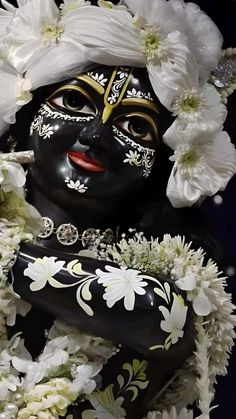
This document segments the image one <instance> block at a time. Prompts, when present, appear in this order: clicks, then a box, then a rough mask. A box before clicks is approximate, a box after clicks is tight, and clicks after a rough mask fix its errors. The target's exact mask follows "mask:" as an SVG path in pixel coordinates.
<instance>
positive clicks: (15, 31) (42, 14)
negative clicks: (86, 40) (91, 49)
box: [0, 0, 88, 88]
mask: <svg viewBox="0 0 236 419" xmlns="http://www.w3.org/2000/svg"><path fill="white" fill-rule="evenodd" d="M18 5H19V7H18V8H16V9H15V11H14V13H13V14H12V18H11V19H10V22H8V25H7V37H6V44H7V46H8V48H9V56H8V60H9V62H10V63H11V64H12V65H13V66H14V67H15V68H16V69H17V71H18V72H19V73H21V74H23V73H24V72H26V71H27V70H30V75H31V77H32V78H30V77H29V78H30V80H31V81H33V85H34V88H37V87H39V86H42V85H45V84H50V83H52V81H54V82H55V81H56V80H57V79H56V78H55V72H54V75H53V76H52V71H53V69H54V70H55V68H56V69H57V70H56V72H57V74H58V75H57V77H58V78H59V77H61V74H63V72H64V71H65V70H67V71H68V68H74V67H76V66H77V73H76V74H78V68H79V65H80V64H84V63H85V62H87V61H88V60H86V59H85V51H84V49H83V48H81V45H80V43H78V44H77V45H76V46H74V45H72V44H68V37H67V29H68V26H69V25H70V23H69V21H68V19H70V14H71V13H73V8H72V11H71V13H66V9H65V13H64V14H63V13H62V15H61V13H60V10H59V8H58V7H57V6H56V4H55V2H54V1H53V0H44V1H43V2H42V1H41V0H28V1H25V2H20V3H19V2H18ZM64 5H65V6H66V4H64ZM67 6H68V7H69V8H70V6H71V7H72V4H70V5H69V3H68V4H67ZM83 8H84V7H79V8H77V9H78V10H80V9H83ZM8 20H9V19H8ZM0 21H1V20H0ZM62 56H63V57H65V60H61V57H62ZM59 57H60V58H59ZM50 61H51V62H50ZM62 61H63V62H62ZM45 66H46V67H47V72H45ZM52 77H53V78H52Z"/></svg>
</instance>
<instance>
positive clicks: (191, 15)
mask: <svg viewBox="0 0 236 419" xmlns="http://www.w3.org/2000/svg"><path fill="white" fill-rule="evenodd" d="M170 5H171V6H172V7H173V8H174V10H175V12H176V15H177V17H178V20H179V22H181V24H182V28H181V31H182V32H184V33H185V35H186V36H187V37H188V45H189V49H190V50H191V51H193V52H194V56H195V59H196V60H197V63H198V66H199V79H200V81H201V84H203V83H204V82H206V81H207V80H208V79H209V76H210V73H211V72H212V71H213V70H214V69H215V68H216V67H217V65H218V63H219V60H220V56H221V49H222V43H223V39H222V36H221V34H220V31H219V29H218V28H217V26H216V25H215V23H214V22H213V21H212V20H211V18H209V16H207V15H206V13H204V12H203V11H202V10H201V9H200V7H199V6H198V5H197V4H194V3H192V2H191V3H189V2H187V3H186V2H185V1H183V0H177V1H176V0H170Z"/></svg>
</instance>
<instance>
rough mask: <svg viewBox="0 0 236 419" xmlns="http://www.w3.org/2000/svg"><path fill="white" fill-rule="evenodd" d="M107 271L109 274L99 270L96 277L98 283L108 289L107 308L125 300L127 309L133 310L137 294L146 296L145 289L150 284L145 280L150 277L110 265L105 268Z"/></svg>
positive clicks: (106, 294)
mask: <svg viewBox="0 0 236 419" xmlns="http://www.w3.org/2000/svg"><path fill="white" fill-rule="evenodd" d="M105 269H106V270H107V271H108V272H103V271H102V270H101V269H97V270H96V275H97V276H98V278H99V279H98V283H99V284H102V285H103V286H104V287H105V288H106V291H105V294H104V295H103V298H104V300H106V302H107V307H109V308H111V307H113V306H114V304H115V303H116V302H117V301H119V300H122V299H123V298H124V307H125V309H126V310H128V311H131V310H133V309H134V304H135V294H138V295H144V294H146V291H145V290H144V287H146V286H147V285H148V283H147V282H145V281H143V279H145V278H148V276H147V275H144V274H142V273H141V272H140V271H138V270H135V269H127V268H122V267H121V268H114V267H113V266H109V265H107V266H105Z"/></svg>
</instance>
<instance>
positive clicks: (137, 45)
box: [68, 2, 195, 105]
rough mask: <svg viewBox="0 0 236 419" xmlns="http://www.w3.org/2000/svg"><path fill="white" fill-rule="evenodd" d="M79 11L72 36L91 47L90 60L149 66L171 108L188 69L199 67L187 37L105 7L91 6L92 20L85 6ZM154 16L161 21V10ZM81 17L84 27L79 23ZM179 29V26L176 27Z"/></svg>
mask: <svg viewBox="0 0 236 419" xmlns="http://www.w3.org/2000/svg"><path fill="white" fill-rule="evenodd" d="M165 3H166V2H165ZM143 9H144V8H143ZM145 9H146V8H145ZM153 9H155V10H153ZM167 9H169V13H170V15H173V10H172V8H171V7H170V6H169V5H168V4H167ZM78 10H79V12H78V11H77V10H75V11H74V12H71V13H70V26H69V27H68V36H69V37H70V38H71V39H73V41H74V42H78V43H80V44H83V45H84V46H86V47H88V50H87V57H88V59H90V60H91V61H93V62H97V63H101V64H103V65H106V64H107V65H110V64H111V62H112V64H113V65H121V66H123V65H124V64H125V65H127V66H129V65H130V66H145V65H146V64H147V69H148V73H149V76H150V81H151V83H152V85H153V88H154V91H155V92H156V94H157V96H158V97H159V99H160V101H161V102H162V103H163V104H165V103H166V101H167V99H168V104H169V105H170V104H171V103H172V101H173V99H174V97H175V96H176V93H177V91H178V87H179V81H180V80H182V79H184V78H186V77H187V73H188V66H189V65H190V63H194V64H195V60H194V58H193V56H192V55H191V53H190V51H189V49H188V46H187V42H186V37H185V36H184V35H182V34H181V33H180V32H179V31H177V30H175V29H173V28H172V29H170V28H169V30H167V29H166V25H163V21H162V22H160V24H159V25H157V26H155V25H154V24H153V23H150V20H149V19H146V18H145V16H144V18H143V21H145V23H143V24H141V25H140V24H139V23H140V22H137V20H135V19H134V18H133V15H131V14H130V13H129V12H128V11H126V10H113V8H112V9H110V8H104V7H100V8H98V10H93V8H92V7H91V9H90V10H89V18H88V11H87V9H86V8H85V7H82V8H80V9H78ZM78 13H79V14H78ZM152 13H153V17H154V18H158V19H159V17H158V16H159V10H158V9H157V8H156V7H154V8H153V7H152ZM79 18H80V19H81V21H83V24H78V19H79ZM141 18H142V16H141ZM91 20H93V25H90V27H89V36H88V35H87V31H86V26H88V25H89V22H90V21H91ZM152 20H153V19H152ZM170 20H171V18H168V19H167V21H168V22H169V21H170ZM111 21H112V28H111V25H110V22H111ZM141 21H142V19H141ZM165 23H166V22H165ZM177 26H178V25H177V24H176V25H175V27H177ZM101 27H102V28H103V30H102V31H101V30H100V28H101ZM127 40H128V42H127ZM193 67H194V65H193ZM167 91H168V92H169V91H170V92H171V95H170V94H169V93H168V94H167Z"/></svg>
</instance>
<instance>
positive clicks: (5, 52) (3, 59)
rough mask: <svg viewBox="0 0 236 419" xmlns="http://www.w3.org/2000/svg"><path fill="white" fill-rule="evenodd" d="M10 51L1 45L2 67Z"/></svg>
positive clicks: (0, 63) (0, 59) (0, 58)
mask: <svg viewBox="0 0 236 419" xmlns="http://www.w3.org/2000/svg"><path fill="white" fill-rule="evenodd" d="M7 56H8V49H7V48H6V47H5V46H4V45H0V66H1V65H2V64H3V63H4V62H5V61H6V59H7Z"/></svg>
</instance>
